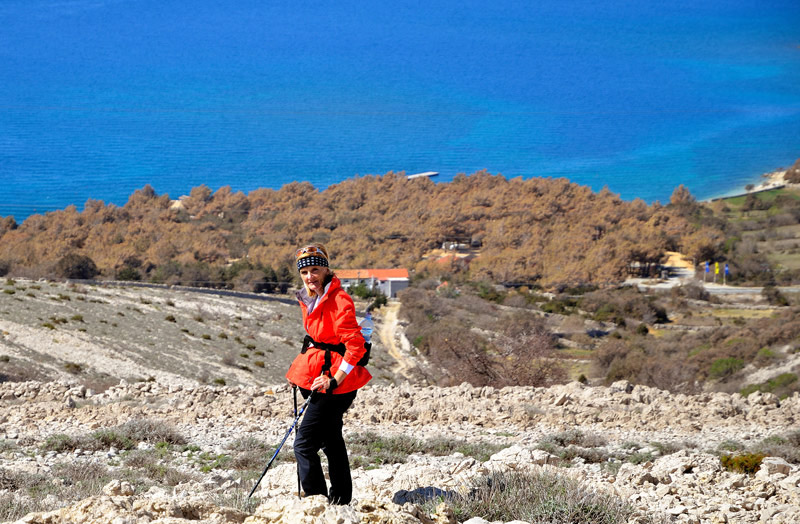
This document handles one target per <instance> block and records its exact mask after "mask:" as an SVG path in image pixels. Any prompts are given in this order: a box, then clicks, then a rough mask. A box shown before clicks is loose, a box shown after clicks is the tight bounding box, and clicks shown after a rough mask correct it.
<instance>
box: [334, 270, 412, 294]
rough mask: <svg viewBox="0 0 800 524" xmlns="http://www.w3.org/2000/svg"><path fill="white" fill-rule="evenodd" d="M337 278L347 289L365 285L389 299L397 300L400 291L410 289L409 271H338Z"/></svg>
mask: <svg viewBox="0 0 800 524" xmlns="http://www.w3.org/2000/svg"><path fill="white" fill-rule="evenodd" d="M336 276H337V277H339V280H340V281H341V283H342V287H343V288H345V289H348V288H349V287H350V286H355V285H358V284H361V283H364V284H366V286H367V287H368V288H369V289H373V290H378V291H380V292H381V293H383V294H384V295H386V297H387V298H395V297H396V296H397V292H398V291H400V290H402V289H405V288H407V287H408V270H407V269H337V270H336Z"/></svg>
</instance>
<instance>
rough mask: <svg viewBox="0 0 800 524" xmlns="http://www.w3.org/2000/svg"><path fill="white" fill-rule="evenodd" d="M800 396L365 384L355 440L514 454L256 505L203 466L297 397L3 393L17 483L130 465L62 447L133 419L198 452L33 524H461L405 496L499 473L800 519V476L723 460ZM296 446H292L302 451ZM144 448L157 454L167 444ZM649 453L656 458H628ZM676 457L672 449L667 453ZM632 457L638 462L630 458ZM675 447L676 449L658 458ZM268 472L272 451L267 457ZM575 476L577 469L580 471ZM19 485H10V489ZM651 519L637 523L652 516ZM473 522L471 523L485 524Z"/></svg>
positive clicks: (378, 470) (68, 386)
mask: <svg viewBox="0 0 800 524" xmlns="http://www.w3.org/2000/svg"><path fill="white" fill-rule="evenodd" d="M798 417H800V396H798V395H797V394H795V395H794V396H792V397H790V398H787V399H783V400H779V399H777V398H776V397H774V396H773V395H770V394H758V393H757V394H753V395H750V396H749V397H747V398H742V397H741V396H739V395H736V394H735V395H728V394H724V393H709V394H701V395H680V394H679V395H673V394H670V393H668V392H666V391H661V390H657V389H654V388H648V387H642V386H634V385H631V384H629V383H627V382H624V381H623V382H618V383H615V384H613V385H611V386H610V387H587V386H585V385H583V384H579V383H571V384H566V385H562V386H554V387H551V388H525V387H511V388H503V389H495V388H491V387H484V388H473V387H471V386H468V385H461V386H458V387H452V388H434V387H416V386H410V385H401V386H374V387H367V388H364V389H363V390H362V391H361V392H360V393H359V396H358V398H357V400H356V403H355V405H354V407H353V408H352V409H351V410H350V412H348V414H347V416H346V419H345V426H346V431H347V432H348V433H350V434H354V433H363V432H367V431H369V432H374V433H375V434H378V435H381V436H383V437H390V436H408V437H413V438H416V439H420V440H429V439H434V438H437V437H441V436H442V435H446V436H448V437H449V438H456V439H463V440H466V441H469V442H485V443H487V444H494V445H500V446H504V449H501V450H500V451H498V452H497V453H495V454H494V455H492V456H491V457H490V458H489V459H488V460H478V459H476V458H473V457H469V456H464V455H462V454H459V453H455V454H452V455H449V456H444V457H437V456H429V455H426V454H413V455H411V456H410V457H409V458H408V460H407V461H406V462H405V463H399V464H384V465H381V466H379V467H375V468H363V467H357V468H354V470H353V478H354V486H355V496H356V500H355V501H354V502H353V503H352V504H350V505H348V506H343V507H339V506H331V505H329V504H328V503H327V501H326V500H325V499H324V498H321V497H309V498H305V499H302V500H301V499H298V497H297V493H296V491H297V478H296V473H295V470H294V465H293V464H291V463H282V464H278V465H276V466H275V467H273V468H272V469H271V470H270V471H269V472H268V474H267V475H266V476H265V478H264V480H263V481H262V483H261V485H260V486H259V489H258V491H257V492H256V494H255V497H254V499H256V500H258V501H259V505H258V506H257V507H249V506H248V505H247V504H245V499H246V496H247V493H248V492H249V489H250V488H251V482H252V480H248V479H242V478H241V474H240V472H239V471H236V470H233V469H225V468H224V467H212V468H202V467H200V465H199V463H198V462H197V460H198V459H197V457H198V456H199V455H202V454H205V455H207V456H210V457H214V456H219V455H221V454H223V453H225V452H226V449H227V447H228V446H230V445H231V443H233V442H236V441H241V440H243V439H247V438H249V437H252V438H256V439H259V440H262V441H267V442H278V441H279V440H280V438H281V437H282V435H283V434H284V432H285V430H286V428H287V427H288V423H289V422H290V421H291V418H292V402H291V390H290V389H289V388H288V387H287V386H285V385H281V386H274V387H261V388H260V387H252V386H248V387H228V388H226V387H212V386H186V385H181V384H172V385H170V384H161V383H158V382H139V383H125V382H121V383H120V384H118V385H117V386H114V387H111V388H109V389H107V390H106V391H104V392H102V393H95V392H93V391H91V390H89V389H86V388H85V387H82V386H79V385H76V384H72V383H69V382H66V381H64V382H47V383H40V382H26V383H3V384H0V442H1V443H3V445H2V447H0V454H1V455H2V466H0V468H1V469H2V471H3V472H5V477H8V478H11V476H12V474H14V473H21V472H26V473H29V474H37V473H38V474H50V473H51V472H52V471H54V470H56V469H57V468H58V467H60V465H63V464H101V465H102V466H103V467H106V468H109V469H110V470H114V471H119V470H120V469H124V468H125V467H126V466H125V461H124V460H122V457H123V454H122V453H121V452H120V451H119V450H117V449H115V448H114V447H113V446H109V447H108V448H103V449H100V450H90V449H87V450H81V449H66V450H50V451H47V450H46V448H45V447H44V444H45V443H46V442H47V441H48V439H49V438H52V437H53V436H54V435H59V434H63V435H73V436H80V435H86V434H87V433H90V432H92V431H97V430H100V429H104V428H114V427H119V426H120V425H121V424H125V423H126V422H128V421H132V420H141V419H149V420H157V421H160V422H161V423H163V424H164V425H165V426H169V427H172V428H174V430H175V431H176V432H177V433H180V434H181V435H183V436H184V437H185V439H186V441H187V446H186V447H191V450H185V451H181V450H174V451H172V452H171V453H172V454H171V455H169V456H167V457H166V458H164V459H163V460H166V461H168V465H169V467H170V468H173V469H175V470H176V471H179V472H181V473H182V474H183V475H184V477H182V478H180V479H179V482H176V483H175V484H174V485H172V486H169V485H164V484H162V485H159V486H154V487H148V488H147V489H143V488H141V487H138V486H137V485H136V484H135V483H134V482H128V481H125V480H122V479H118V480H112V481H111V482H110V483H107V484H106V485H105V486H104V487H102V489H99V490H98V492H97V494H95V495H93V496H90V497H88V498H85V499H83V500H79V501H73V502H69V501H52V500H51V501H49V502H48V503H47V504H44V505H45V506H48V507H49V510H48V511H42V510H39V511H34V512H32V513H30V514H28V515H27V516H25V517H24V518H22V520H21V521H22V522H27V523H42V524H44V523H48V524H56V523H67V522H70V523H95V522H97V523H99V522H103V523H108V522H114V523H123V522H159V523H180V522H188V521H195V522H196V521H203V522H214V523H242V522H245V523H252V524H256V523H258V524H262V523H264V524H266V523H270V524H271V523H278V522H309V523H311V522H314V523H317V522H331V523H351V522H352V523H356V522H358V523H404V524H405V523H408V524H412V523H413V524H416V523H426V524H427V523H434V522H435V523H442V524H444V523H448V524H450V523H455V522H456V520H455V517H454V516H453V513H452V510H450V509H449V508H448V507H447V506H446V505H444V506H441V507H439V508H438V509H437V510H436V511H435V512H433V513H430V514H429V513H426V512H424V511H423V510H422V509H421V508H420V507H418V506H416V505H413V504H405V505H403V506H400V505H397V504H394V503H392V496H393V495H394V494H395V493H396V492H397V491H398V490H401V489H405V490H410V489H414V488H419V487H422V486H436V487H437V488H441V489H450V490H459V489H463V488H464V486H466V485H467V484H468V483H469V481H470V480H471V479H475V478H477V477H480V476H481V475H486V474H487V473H489V472H491V471H509V470H535V471H548V472H552V473H554V474H558V475H569V476H571V477H574V478H575V479H578V480H579V481H580V482H583V483H585V484H587V485H588V486H590V487H591V489H592V490H596V491H603V492H608V493H612V494H614V495H616V496H617V497H619V498H621V499H623V500H625V501H627V502H628V503H630V504H632V505H633V506H634V507H635V508H637V511H638V513H637V515H636V516H634V517H632V520H631V522H643V520H642V519H643V518H644V516H646V515H651V516H652V515H661V516H663V518H664V519H666V520H664V521H665V522H668V521H674V522H689V523H723V522H730V523H756V522H770V523H773V522H774V523H780V522H784V523H789V522H800V467H798V465H797V464H793V463H790V462H789V461H787V460H785V457H768V458H766V459H764V461H763V463H762V465H761V468H760V469H759V470H758V472H757V473H756V474H755V475H747V474H743V473H733V472H730V471H727V470H725V469H724V468H723V467H722V466H721V463H720V460H719V457H718V456H717V455H716V454H715V450H716V449H717V447H718V446H719V445H720V444H721V443H724V442H731V441H739V442H742V443H751V442H757V441H759V440H761V439H764V438H767V437H770V436H774V435H780V434H783V433H786V432H787V431H790V430H796V428H797V427H798ZM569 431H572V432H580V433H581V434H583V435H592V436H594V441H595V442H594V443H593V444H592V446H594V447H595V453H596V454H601V455H602V456H603V457H605V459H604V460H603V461H601V462H597V461H594V462H592V461H587V460H585V459H584V458H582V456H581V454H580V453H578V454H577V455H576V456H574V457H572V458H570V457H569V456H561V457H560V456H556V455H555V454H554V452H553V450H548V449H547V447H546V446H542V445H540V444H541V443H542V442H543V441H547V439H548V437H552V436H553V435H556V434H559V433H563V432H569ZM290 443H291V439H290V441H289V444H288V445H287V447H289V446H290ZM139 447H140V451H142V452H147V451H148V450H149V451H151V452H152V453H154V454H155V453H156V451H157V450H156V449H155V448H154V447H153V444H152V443H147V442H142V443H140V444H139ZM630 448H636V450H635V451H637V452H638V453H640V454H642V455H646V456H647V460H642V461H638V462H633V461H627V460H625V459H624V458H623V454H624V453H625V452H627V451H630ZM667 448H669V449H671V450H677V451H674V452H672V453H669V452H668V451H663V450H664V449H667ZM626 450H627V451H626ZM659 450H662V451H659ZM262 454H263V458H264V462H266V460H268V458H269V455H271V450H265V451H263V452H262ZM565 466H569V467H568V468H567V467H565ZM5 477H4V478H5ZM4 496H14V497H23V498H24V497H26V496H27V495H26V493H25V492H24V490H20V489H19V487H18V486H15V485H14V482H10V481H9V482H0V497H4ZM637 519H638V520H637ZM478 523H479V520H475V519H472V520H470V524H478Z"/></svg>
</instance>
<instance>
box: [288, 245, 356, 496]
mask: <svg viewBox="0 0 800 524" xmlns="http://www.w3.org/2000/svg"><path fill="white" fill-rule="evenodd" d="M295 261H296V263H297V270H298V271H299V272H300V277H301V278H302V280H303V288H302V289H301V290H300V291H298V292H297V299H298V301H299V303H300V309H301V310H302V313H303V326H304V327H305V330H306V333H307V336H306V338H305V340H304V342H303V350H302V351H301V353H300V354H299V355H297V357H295V359H294V361H293V362H292V364H291V366H289V371H288V372H287V373H286V378H287V379H289V382H291V383H292V384H294V385H295V386H297V387H298V388H299V389H300V392H301V394H302V395H303V398H306V399H307V398H308V396H309V395H310V394H311V392H312V391H314V392H316V393H315V394H314V397H313V398H312V399H311V401H310V403H309V405H308V407H307V408H306V411H305V415H304V416H303V421H302V423H301V424H300V427H299V428H298V430H297V436H296V438H295V442H294V454H295V457H296V459H297V468H298V474H299V476H300V484H301V486H302V488H303V491H304V492H305V495H306V496H310V495H325V496H327V497H328V499H329V500H330V501H331V502H332V503H334V504H349V503H350V501H351V500H352V496H353V484H352V479H351V476H350V462H349V460H348V458H347V448H346V446H345V443H344V437H343V436H342V426H343V422H342V418H343V417H344V413H345V411H347V409H348V408H349V407H350V406H351V404H352V403H353V400H355V397H356V392H357V390H358V389H359V388H361V387H363V386H364V385H365V384H366V383H367V382H369V380H370V379H371V378H372V375H371V374H370V373H369V371H368V370H367V368H366V367H364V365H363V364H364V363H365V361H364V360H363V359H364V357H365V356H366V355H367V353H368V348H369V346H368V344H366V342H365V340H364V337H363V336H362V335H361V330H360V328H359V326H358V321H357V320H356V310H355V305H354V304H353V299H352V298H351V297H350V295H348V294H347V292H346V291H345V290H344V289H343V288H342V286H341V282H339V279H338V278H337V277H336V275H335V274H334V273H333V271H331V269H330V266H329V259H328V251H327V249H325V246H323V245H321V244H310V245H307V246H304V247H302V248H300V249H298V250H297V252H296V253H295ZM320 449H321V450H322V451H323V452H324V453H325V455H326V456H327V458H328V472H329V474H330V482H331V487H330V490H328V488H327V484H326V482H325V477H324V475H323V472H322V464H321V462H320V457H319V451H320Z"/></svg>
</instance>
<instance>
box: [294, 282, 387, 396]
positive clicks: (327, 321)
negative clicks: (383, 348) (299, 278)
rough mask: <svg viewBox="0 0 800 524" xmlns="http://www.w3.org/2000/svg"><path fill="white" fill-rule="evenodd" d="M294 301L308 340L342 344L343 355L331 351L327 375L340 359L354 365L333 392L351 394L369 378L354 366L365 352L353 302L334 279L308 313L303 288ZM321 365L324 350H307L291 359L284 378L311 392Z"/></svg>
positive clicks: (365, 370)
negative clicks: (300, 313) (309, 338)
mask: <svg viewBox="0 0 800 524" xmlns="http://www.w3.org/2000/svg"><path fill="white" fill-rule="evenodd" d="M297 299H298V301H299V302H300V309H302V310H303V326H304V327H305V328H306V333H308V334H309V336H311V338H313V339H314V340H316V341H317V342H322V343H324V344H333V345H337V344H340V343H342V344H344V345H345V348H346V349H345V353H344V356H342V355H340V354H338V353H336V352H335V351H331V369H330V375H331V376H333V374H334V373H336V370H338V369H339V366H340V365H341V363H342V359H344V360H345V361H346V362H347V363H348V364H352V365H353V366H355V367H354V368H353V369H352V370H351V371H350V373H348V375H347V377H346V378H345V379H344V380H343V381H342V383H341V384H339V385H338V386H337V387H336V389H334V390H333V392H334V394H336V393H349V392H350V391H355V390H356V389H359V388H361V387H362V386H364V385H365V384H366V383H367V382H369V381H370V379H371V378H372V375H371V374H370V372H369V371H367V368H365V367H364V366H356V364H357V363H358V361H359V360H361V357H363V356H364V353H366V349H364V337H363V336H361V328H360V327H359V326H358V322H357V321H356V308H355V305H354V304H353V299H352V298H350V295H348V294H347V292H346V291H345V290H344V289H342V285H341V282H339V279H338V278H337V277H336V276H334V277H333V278H332V279H331V282H330V284H329V285H328V287H327V291H326V292H325V294H324V295H323V296H322V298H321V299H320V301H319V303H318V304H317V305H316V307H314V309H313V310H312V311H311V313H310V314H309V313H308V306H307V305H306V301H308V300H309V297H308V294H307V293H306V290H305V289H302V290H301V291H299V292H298V293H297ZM324 363H325V350H322V349H318V348H315V347H313V346H312V347H309V348H308V350H307V351H306V352H305V353H300V354H299V355H297V356H296V357H295V359H294V361H293V362H292V365H291V366H289V371H288V372H287V373H286V378H288V379H289V382H291V383H292V384H295V385H297V386H299V387H301V388H304V389H311V383H312V382H313V381H314V378H316V377H318V376H319V375H320V374H321V373H322V366H323V364H324Z"/></svg>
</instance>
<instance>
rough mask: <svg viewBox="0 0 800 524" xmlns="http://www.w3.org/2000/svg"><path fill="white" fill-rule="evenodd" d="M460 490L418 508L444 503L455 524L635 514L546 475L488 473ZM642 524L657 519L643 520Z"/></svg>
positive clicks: (610, 519)
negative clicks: (457, 522)
mask: <svg viewBox="0 0 800 524" xmlns="http://www.w3.org/2000/svg"><path fill="white" fill-rule="evenodd" d="M464 492H465V493H467V494H466V495H453V496H450V497H446V498H444V499H441V498H440V499H438V500H431V501H428V502H426V503H425V504H424V505H423V509H424V510H425V511H427V512H428V513H429V514H433V513H434V511H435V508H436V505H437V504H438V503H440V502H441V501H442V500H444V502H446V503H447V504H448V506H450V508H452V510H453V512H454V514H455V517H456V520H458V521H459V522H464V521H466V520H469V519H470V518H473V517H481V518H483V519H486V520H489V521H500V522H509V521H512V520H523V521H526V522H548V523H549V522H557V523H561V524H573V523H574V524H578V523H586V522H591V523H594V524H616V523H618V522H627V521H628V519H629V518H630V517H631V516H633V515H634V513H635V509H634V508H633V507H632V506H631V505H629V504H628V503H626V502H625V501H624V500H622V499H620V498H618V497H616V496H614V495H611V494H609V493H601V492H598V491H597V490H595V489H594V488H589V487H588V486H585V485H583V484H582V483H580V482H579V481H577V480H575V479H572V478H568V477H564V476H560V475H554V474H552V473H548V472H537V473H522V472H510V473H491V474H489V475H487V476H484V477H480V478H478V479H475V480H474V481H473V482H472V484H471V485H469V486H467V489H465V490H464ZM647 522H652V523H655V522H658V521H656V520H652V517H648V520H647Z"/></svg>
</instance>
